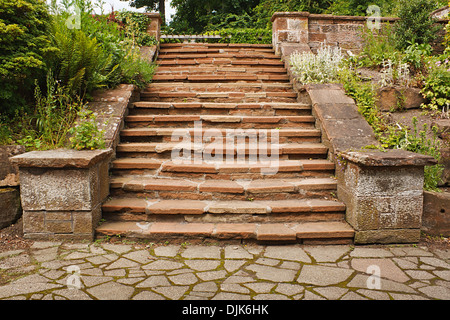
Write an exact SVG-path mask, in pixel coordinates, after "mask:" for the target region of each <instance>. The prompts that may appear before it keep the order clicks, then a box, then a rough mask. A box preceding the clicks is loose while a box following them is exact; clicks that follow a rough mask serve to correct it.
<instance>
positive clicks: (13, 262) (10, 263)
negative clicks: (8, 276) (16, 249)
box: [0, 254, 31, 270]
mask: <svg viewBox="0 0 450 320" xmlns="http://www.w3.org/2000/svg"><path fill="white" fill-rule="evenodd" d="M30 263H31V260H30V256H29V255H27V254H21V255H18V256H12V257H9V258H5V259H2V260H0V270H1V269H4V270H8V269H14V268H19V267H24V266H27V265H29V264H30Z"/></svg>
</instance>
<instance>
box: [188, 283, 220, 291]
mask: <svg viewBox="0 0 450 320" xmlns="http://www.w3.org/2000/svg"><path fill="white" fill-rule="evenodd" d="M217 290H218V287H217V284H216V283H214V282H212V281H210V282H202V283H199V284H197V285H195V287H194V288H193V289H192V291H202V292H216V291H217Z"/></svg>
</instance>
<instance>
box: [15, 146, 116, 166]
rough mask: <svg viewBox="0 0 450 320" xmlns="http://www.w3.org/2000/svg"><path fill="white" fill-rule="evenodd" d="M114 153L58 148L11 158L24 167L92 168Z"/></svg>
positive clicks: (110, 151)
mask: <svg viewBox="0 0 450 320" xmlns="http://www.w3.org/2000/svg"><path fill="white" fill-rule="evenodd" d="M112 153H113V150H112V149H105V150H80V151H78V150H72V149H56V150H47V151H31V152H28V153H25V154H21V155H18V156H15V157H12V158H11V162H12V163H14V164H17V165H18V166H19V167H23V168H55V169H64V168H78V169H83V168H90V167H92V166H94V165H95V164H97V163H99V162H101V161H103V160H105V159H107V158H108V157H110V156H111V155H112Z"/></svg>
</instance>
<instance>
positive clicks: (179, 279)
mask: <svg viewBox="0 0 450 320" xmlns="http://www.w3.org/2000/svg"><path fill="white" fill-rule="evenodd" d="M169 279H170V281H172V282H173V283H174V284H177V285H180V284H181V285H186V284H194V283H196V282H198V279H197V277H196V276H195V275H194V274H193V273H183V274H180V275H177V276H172V277H169Z"/></svg>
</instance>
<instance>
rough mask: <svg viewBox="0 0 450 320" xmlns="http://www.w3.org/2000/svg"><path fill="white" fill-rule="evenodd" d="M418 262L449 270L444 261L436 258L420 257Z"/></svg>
mask: <svg viewBox="0 0 450 320" xmlns="http://www.w3.org/2000/svg"><path fill="white" fill-rule="evenodd" d="M420 262H422V263H426V264H428V265H430V266H434V267H439V268H446V269H450V264H448V263H446V262H445V261H442V260H439V259H438V258H431V257H420Z"/></svg>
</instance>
